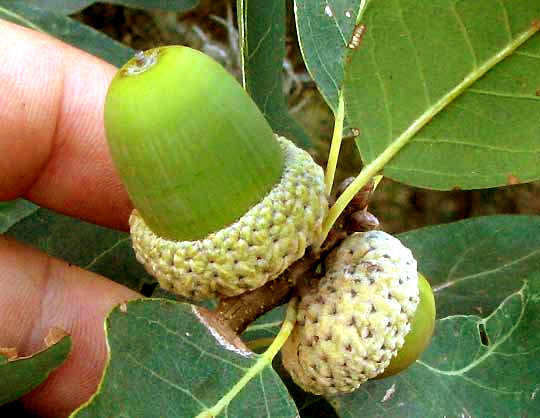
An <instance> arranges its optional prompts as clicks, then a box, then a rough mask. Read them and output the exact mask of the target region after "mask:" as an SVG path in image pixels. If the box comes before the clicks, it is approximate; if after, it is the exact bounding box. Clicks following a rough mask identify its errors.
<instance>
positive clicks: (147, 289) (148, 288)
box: [140, 283, 157, 297]
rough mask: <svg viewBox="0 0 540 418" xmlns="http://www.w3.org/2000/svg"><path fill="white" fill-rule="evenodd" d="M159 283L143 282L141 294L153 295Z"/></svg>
mask: <svg viewBox="0 0 540 418" xmlns="http://www.w3.org/2000/svg"><path fill="white" fill-rule="evenodd" d="M156 286H157V283H143V284H142V285H141V290H140V291H141V294H142V295H143V296H146V297H150V296H152V294H153V293H154V290H155V289H156Z"/></svg>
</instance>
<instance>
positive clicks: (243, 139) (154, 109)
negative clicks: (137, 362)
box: [105, 46, 328, 299]
mask: <svg viewBox="0 0 540 418" xmlns="http://www.w3.org/2000/svg"><path fill="white" fill-rule="evenodd" d="M105 129H106V134H107V140H108V143H109V149H110V152H111V155H112V157H113V160H114V163H115V166H116V168H117V171H118V173H119V175H120V177H121V179H122V181H123V183H124V185H125V186H126V188H127V191H128V194H129V196H130V198H131V200H132V202H133V204H134V206H135V208H136V209H135V210H134V211H133V213H132V215H131V218H130V229H131V237H132V241H133V248H134V250H135V253H136V256H137V259H138V260H139V261H140V262H141V263H142V264H144V266H145V267H146V269H147V271H148V272H149V273H150V274H151V275H153V276H155V277H156V278H157V280H158V281H159V283H160V285H161V286H162V287H164V288H165V289H168V290H171V291H173V292H175V293H178V294H180V295H183V296H186V297H188V298H191V299H203V298H208V297H211V296H219V295H224V296H234V295H238V294H240V293H243V292H245V291H246V290H251V289H255V288H257V287H260V286H262V285H263V284H264V283H266V282H267V281H268V280H272V279H274V278H276V277H277V276H278V275H279V274H281V273H282V272H283V271H284V270H285V269H286V268H287V267H288V266H289V265H290V264H291V263H293V262H294V261H296V260H297V259H299V258H300V257H302V256H303V254H304V252H305V249H306V247H307V246H309V245H311V244H313V243H315V242H316V240H317V238H318V236H319V235H320V233H321V229H322V221H323V218H324V217H325V215H326V213H327V211H328V201H327V197H326V195H325V191H324V176H323V171H322V168H321V167H320V166H318V165H317V164H316V163H315V162H314V161H313V160H312V158H311V157H310V156H309V154H307V153H306V152H305V151H303V150H301V149H299V148H297V147H296V146H295V145H294V144H293V143H292V142H290V141H289V140H287V139H285V138H282V137H277V136H276V135H275V134H274V133H273V132H272V129H271V128H270V125H269V124H268V122H267V121H266V120H265V119H264V116H263V115H262V113H261V112H260V111H259V109H258V108H257V106H256V104H255V103H254V102H253V101H252V100H251V98H250V97H249V95H248V94H247V93H246V92H245V91H244V90H243V89H242V87H241V86H240V85H239V84H238V83H237V81H236V80H235V79H234V78H233V77H232V76H231V75H230V74H229V73H227V71H226V70H225V69H224V68H223V67H221V66H220V65H219V64H218V63H217V62H215V61H214V60H213V59H211V58H210V57H208V56H206V55H204V54H203V53H201V52H199V51H196V50H193V49H190V48H188V47H183V46H169V47H162V48H156V49H152V50H149V51H146V52H140V53H137V54H136V56H135V57H134V58H133V59H131V60H130V61H129V62H128V63H127V64H125V65H124V67H122V68H121V69H120V70H119V71H118V73H117V75H116V76H115V78H114V79H113V81H112V83H111V85H110V87H109V91H108V94H107V98H106V103H105Z"/></svg>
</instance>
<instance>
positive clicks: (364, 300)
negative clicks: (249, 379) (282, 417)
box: [282, 231, 435, 395]
mask: <svg viewBox="0 0 540 418" xmlns="http://www.w3.org/2000/svg"><path fill="white" fill-rule="evenodd" d="M420 281H422V279H420ZM425 284H427V281H426V282H425V283H422V285H421V286H420V288H421V290H422V292H419V279H418V274H417V271H416V260H415V259H414V258H413V255H412V253H411V251H410V250H409V249H408V248H406V247H405V246H403V245H402V244H401V242H400V241H399V240H398V239H397V238H395V237H392V236H391V235H389V234H387V233H385V232H382V231H369V232H363V233H355V234H353V235H351V236H349V237H348V238H347V239H345V240H344V241H343V242H342V243H341V245H340V246H339V247H338V248H337V249H336V250H334V251H333V252H332V254H331V255H330V256H329V257H328V259H327V261H326V274H325V276H324V277H323V278H322V279H321V280H320V282H319V283H318V286H317V287H316V288H315V289H312V290H311V291H310V292H308V293H307V294H305V295H304V296H303V297H302V299H301V301H300V303H299V307H298V316H297V323H296V325H295V327H294V329H293V331H292V333H291V336H290V337H289V339H288V340H287V342H286V343H285V345H284V346H283V348H282V358H283V365H284V366H285V368H286V369H287V370H288V371H289V373H290V374H291V376H292V378H293V380H294V381H295V382H296V383H297V384H298V385H299V386H300V387H302V388H303V389H304V390H305V391H308V392H312V393H315V394H319V395H321V394H338V393H344V392H351V391H353V390H355V389H357V388H358V387H359V386H360V385H361V384H362V383H363V382H365V381H366V380H368V379H372V378H375V377H378V376H382V374H384V373H386V375H390V374H392V373H397V372H398V371H399V370H401V369H403V368H405V367H407V366H408V365H409V364H410V363H411V362H413V361H414V360H415V359H416V357H417V356H418V355H419V353H421V351H423V350H424V349H425V347H426V346H427V343H428V342H429V338H430V336H431V333H432V332H433V321H434V312H435V311H434V305H433V295H432V294H431V293H430V291H431V289H430V288H429V284H428V285H427V287H426V286H425ZM419 293H421V294H419ZM428 293H429V295H431V303H430V299H429V297H427V296H429V295H428ZM419 299H420V300H422V299H423V301H421V302H420V303H419ZM411 323H412V327H413V333H412V335H411V338H409V339H407V336H408V335H409V334H410V330H411ZM425 324H427V326H424V325H425ZM415 327H416V330H415V329H414V328H415ZM402 351H403V353H404V354H401V352H402ZM396 356H397V357H396ZM395 359H397V361H393V360H395ZM388 367H390V370H388V371H386V370H387V368H388Z"/></svg>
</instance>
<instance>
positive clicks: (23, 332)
mask: <svg viewBox="0 0 540 418" xmlns="http://www.w3.org/2000/svg"><path fill="white" fill-rule="evenodd" d="M0 265H1V266H2V269H0V284H1V286H0V287H1V288H2V292H0V347H2V346H3V347H16V348H17V349H18V352H19V355H29V354H32V353H35V352H36V351H38V350H40V349H42V348H43V346H44V342H43V340H44V338H45V336H46V335H47V333H48V331H49V330H50V329H51V328H52V327H60V328H62V329H64V330H65V331H67V332H68V333H69V334H70V335H71V336H72V338H73V340H72V341H73V348H72V352H71V354H70V355H69V357H68V359H67V360H66V362H65V363H64V364H63V365H62V366H61V367H60V368H59V369H58V370H57V371H55V372H53V373H52V374H51V376H50V377H49V379H48V380H47V381H46V382H45V383H44V384H42V385H41V386H40V387H39V388H38V389H37V390H35V391H34V392H32V393H30V394H29V395H27V396H25V397H24V398H23V400H22V401H23V403H24V404H25V406H26V407H28V408H29V409H30V410H31V411H33V412H34V413H36V414H37V416H40V417H41V416H43V417H48V416H50V417H62V416H66V415H68V413H69V412H70V411H72V410H73V409H75V408H76V407H77V406H78V405H80V404H81V403H82V402H84V401H86V400H87V399H88V398H89V397H90V396H91V395H92V393H94V392H95V391H96V389H97V385H98V383H99V381H100V378H101V374H102V371H103V368H104V365H105V361H106V356H107V348H106V344H105V333H104V329H103V321H104V318H105V316H106V314H107V312H108V311H109V310H110V309H111V308H112V307H113V306H114V305H116V304H118V303H120V302H123V301H126V300H128V299H134V298H137V297H140V295H139V294H138V293H136V292H133V291H131V290H129V289H128V288H126V287H124V286H121V285H119V284H117V283H114V282H111V281H110V280H107V279H105V278H104V277H101V276H99V275H96V274H94V273H91V272H88V271H86V270H82V269H80V268H78V267H75V266H70V265H68V264H66V263H64V262H62V261H59V260H56V259H54V258H51V257H49V256H47V255H46V254H44V253H42V252H40V251H38V250H35V249H32V248H29V247H26V246H23V245H22V244H19V243H17V242H16V241H14V240H13V239H10V238H6V237H3V236H0Z"/></svg>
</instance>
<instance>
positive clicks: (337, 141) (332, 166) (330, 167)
mask: <svg viewBox="0 0 540 418" xmlns="http://www.w3.org/2000/svg"><path fill="white" fill-rule="evenodd" d="M344 119H345V105H344V103H343V94H342V93H340V94H339V100H338V110H337V113H336V120H335V122H334V133H333V134H332V143H331V145H330V153H329V155H328V163H327V165H326V174H325V176H324V183H325V185H326V194H327V195H330V193H332V185H333V184H334V176H335V174H336V167H337V161H338V157H339V150H340V148H341V141H342V140H343V120H344Z"/></svg>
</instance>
